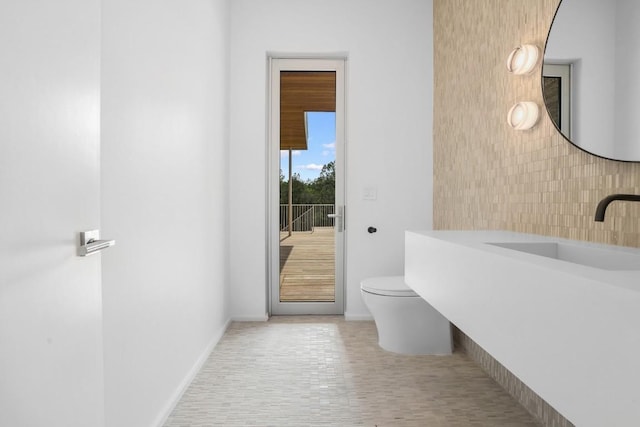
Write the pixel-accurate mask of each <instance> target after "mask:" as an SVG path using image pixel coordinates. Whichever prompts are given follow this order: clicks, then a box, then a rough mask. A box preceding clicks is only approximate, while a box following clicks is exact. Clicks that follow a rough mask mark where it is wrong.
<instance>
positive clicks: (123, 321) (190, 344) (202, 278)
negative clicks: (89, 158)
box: [101, 0, 229, 427]
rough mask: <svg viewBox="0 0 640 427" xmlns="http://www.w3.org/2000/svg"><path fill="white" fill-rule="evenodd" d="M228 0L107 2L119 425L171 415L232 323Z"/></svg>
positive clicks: (114, 375) (111, 372)
mask: <svg viewBox="0 0 640 427" xmlns="http://www.w3.org/2000/svg"><path fill="white" fill-rule="evenodd" d="M228 12H229V11H228V6H227V2H226V1H224V0H191V1H187V2H176V1H172V0H111V1H108V2H103V20H102V27H103V43H102V152H101V154H102V165H103V167H102V220H103V235H104V236H108V237H109V238H114V239H116V241H117V244H116V246H115V247H114V248H112V249H110V250H109V253H105V254H104V255H103V285H104V286H103V287H104V291H103V297H104V352H105V361H104V363H105V368H104V369H105V411H106V425H107V426H109V427H124V426H136V427H144V426H152V425H159V423H160V422H161V421H162V419H163V418H164V416H166V415H167V412H168V411H169V410H170V409H171V405H172V404H173V403H174V400H175V398H177V396H178V395H179V393H180V391H181V387H182V386H184V385H185V384H186V381H188V379H189V377H190V375H191V374H193V373H195V371H193V369H196V368H197V367H198V364H199V363H200V362H202V357H204V356H206V355H207V353H208V351H209V350H210V349H211V347H212V346H213V345H214V344H215V343H216V342H217V340H218V339H219V337H220V336H221V334H222V333H223V331H224V329H225V327H226V323H227V320H228V312H227V305H228V300H229V298H228V292H227V282H228V269H227V264H228V259H227V255H226V254H227V247H228V214H227V212H228V208H227V203H228V197H227V194H228V193H227V192H228V178H227V175H228V170H227V169H228V167H227V158H228V143H227V142H228V89H227V87H228V85H227V80H228V25H229V24H228V21H229V16H228Z"/></svg>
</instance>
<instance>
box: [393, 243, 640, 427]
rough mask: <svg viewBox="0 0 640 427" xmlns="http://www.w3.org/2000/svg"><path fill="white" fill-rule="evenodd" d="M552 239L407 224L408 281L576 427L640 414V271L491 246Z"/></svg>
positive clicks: (631, 421) (627, 420) (633, 420)
mask: <svg viewBox="0 0 640 427" xmlns="http://www.w3.org/2000/svg"><path fill="white" fill-rule="evenodd" d="M505 242H513V243H516V242H558V243H566V244H569V245H580V246H585V247H592V248H598V249H606V250H609V251H612V253H620V254H632V255H640V249H634V248H626V247H619V246H611V245H603V244H596V243H588V242H579V241H574V240H569V239H560V238H556V237H546V236H540V235H534V234H525V233H516V232H509V231H407V232H406V233H405V281H406V283H407V284H408V285H409V286H410V287H411V288H413V289H414V290H415V291H416V292H417V293H418V294H419V295H420V296H421V297H422V298H424V299H425V300H426V301H427V302H429V303H430V304H431V305H432V306H433V307H435V308H436V309H437V310H438V311H440V312H441V313H442V314H443V315H444V316H445V317H446V318H447V319H449V321H451V322H452V323H453V324H454V325H456V326H457V327H458V328H460V330H462V331H463V332H464V333H465V334H466V335H467V336H469V337H470V338H471V339H473V340H474V341H475V342H476V343H477V344H478V345H480V346H481V347H482V348H484V349H485V350H486V351H487V352H488V353H489V354H491V355H492V356H493V357H494V358H495V359H496V360H497V361H498V362H500V363H501V364H502V365H504V366H505V367H506V368H507V369H509V370H510V371H511V372H512V373H513V374H514V375H516V376H517V377H518V378H520V379H521V380H522V381H523V382H524V383H525V384H527V386H529V387H530V388H531V389H532V390H533V391H534V392H535V393H537V394H538V395H539V396H541V397H542V398H543V399H544V400H546V401H547V402H548V403H549V404H550V405H551V406H553V407H554V408H555V409H556V410H558V411H559V412H560V413H561V414H562V415H563V416H565V417H566V418H567V419H569V420H570V421H571V422H573V423H574V424H575V425H579V426H581V427H582V426H587V427H589V426H594V427H596V426H598V427H599V426H602V425H620V426H625V425H635V424H637V422H638V420H640V389H639V388H638V386H637V385H638V384H640V369H638V354H640V270H604V269H600V268H595V267H590V266H586V265H582V264H577V263H573V262H567V261H563V260H558V259H553V258H548V257H545V256H539V255H534V254H531V253H527V252H521V251H518V250H513V249H507V248H503V247H499V246H494V245H491V244H487V243H505Z"/></svg>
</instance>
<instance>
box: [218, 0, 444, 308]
mask: <svg viewBox="0 0 640 427" xmlns="http://www.w3.org/2000/svg"><path fill="white" fill-rule="evenodd" d="M268 52H280V53H307V54H309V53H310V54H326V53H333V52H345V53H346V54H347V55H348V61H347V67H348V68H347V86H346V90H347V122H346V125H347V150H346V151H347V254H346V257H347V264H346V287H347V291H346V315H347V317H349V318H359V317H365V316H368V312H367V309H366V307H365V306H364V304H363V302H362V300H361V298H360V292H359V282H360V280H361V279H363V278H365V277H368V276H372V275H381V274H402V272H403V251H404V233H403V231H404V230H405V229H428V228H431V224H432V178H431V177H432V132H431V128H432V80H433V73H432V2H431V1H424V0H401V1H376V2H372V1H368V0H348V1H345V0H325V1H321V2H313V3H312V2H301V1H298V0H269V1H265V0H234V1H232V2H231V70H232V73H231V103H230V105H231V110H230V111H231V121H230V126H231V128H230V129H231V139H230V150H231V151H230V164H231V170H230V200H231V203H230V207H231V223H230V228H231V236H233V238H232V239H231V241H230V257H231V259H230V275H231V295H232V298H231V302H232V303H231V315H232V316H233V317H235V318H245V319H246V318H255V319H259V318H264V315H265V312H266V304H267V302H266V297H265V287H266V273H265V265H266V259H267V253H266V243H265V235H266V234H265V226H266V224H265V212H266V209H265V203H266V194H265V191H266V190H265V184H264V181H265V178H266V175H265V173H266V172H265V169H266V158H265V156H266V152H267V150H266V114H267V110H266V105H267V99H266V77H267V69H266V57H267V53H268ZM364 187H377V190H378V198H377V200H376V201H365V200H362V189H363V188H364ZM369 225H373V226H376V227H377V228H378V233H376V234H368V233H367V231H366V230H367V226H369Z"/></svg>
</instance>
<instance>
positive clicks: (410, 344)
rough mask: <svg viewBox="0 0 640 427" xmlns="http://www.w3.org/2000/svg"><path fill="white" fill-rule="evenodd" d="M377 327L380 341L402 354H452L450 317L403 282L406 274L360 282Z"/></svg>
mask: <svg viewBox="0 0 640 427" xmlns="http://www.w3.org/2000/svg"><path fill="white" fill-rule="evenodd" d="M360 292H361V293H362V299H363V300H364V303H365V304H366V306H367V308H368V309H369V311H370V312H371V315H372V316H373V320H374V321H375V323H376V328H377V329H378V345H380V347H382V348H383V349H385V350H387V351H391V352H394V353H401V354H451V350H452V341H451V325H450V323H449V321H448V320H447V319H446V318H445V317H444V316H442V315H441V314H440V313H439V312H438V311H437V310H436V309H434V308H433V307H432V306H431V305H430V304H429V303H428V302H426V301H425V300H424V299H422V298H421V297H420V296H419V295H418V294H416V293H415V292H414V291H413V290H412V289H411V288H409V287H408V286H407V285H406V284H405V283H404V276H387V277H372V278H369V279H365V280H363V281H362V282H361V283H360Z"/></svg>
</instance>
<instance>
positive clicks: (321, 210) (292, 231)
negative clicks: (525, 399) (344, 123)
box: [279, 73, 336, 302]
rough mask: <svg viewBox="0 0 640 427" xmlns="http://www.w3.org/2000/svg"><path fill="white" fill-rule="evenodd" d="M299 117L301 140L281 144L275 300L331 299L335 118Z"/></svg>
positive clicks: (327, 115)
mask: <svg viewBox="0 0 640 427" xmlns="http://www.w3.org/2000/svg"><path fill="white" fill-rule="evenodd" d="M333 74H335V73H333ZM281 105H282V104H281ZM281 111H282V110H281ZM301 120H303V123H304V128H305V143H304V144H302V143H300V144H299V145H298V146H296V147H293V146H290V147H287V146H283V145H282V144H281V148H287V149H284V150H281V155H280V293H279V294H280V302H334V301H335V234H334V233H335V227H334V223H335V220H334V218H332V217H331V215H333V214H334V213H335V159H336V157H335V156H336V151H335V143H336V116H335V112H333V111H305V112H303V116H302V117H301ZM284 121H285V119H284V118H283V119H282V120H281V123H283V122H284ZM281 129H282V125H281ZM281 134H282V131H281ZM290 202H291V203H290Z"/></svg>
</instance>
